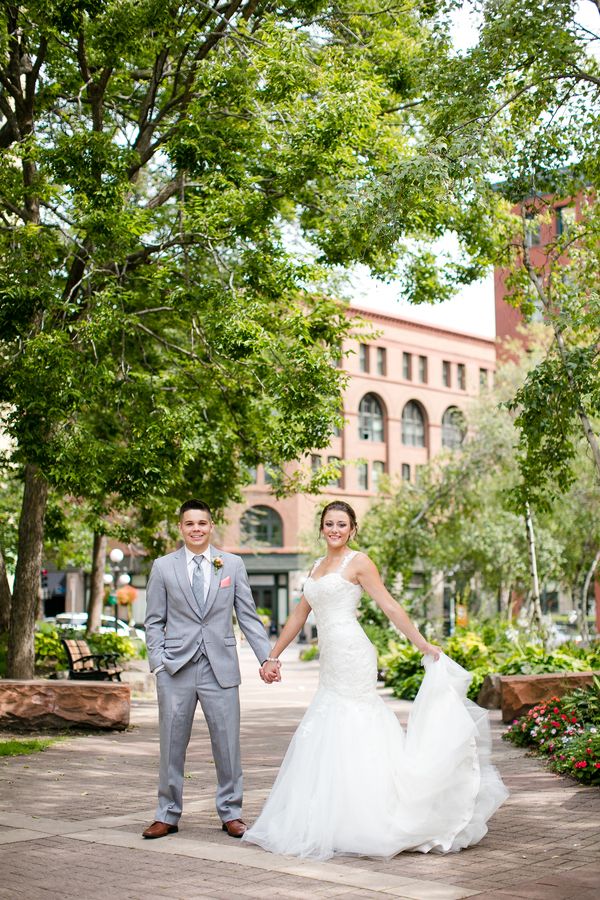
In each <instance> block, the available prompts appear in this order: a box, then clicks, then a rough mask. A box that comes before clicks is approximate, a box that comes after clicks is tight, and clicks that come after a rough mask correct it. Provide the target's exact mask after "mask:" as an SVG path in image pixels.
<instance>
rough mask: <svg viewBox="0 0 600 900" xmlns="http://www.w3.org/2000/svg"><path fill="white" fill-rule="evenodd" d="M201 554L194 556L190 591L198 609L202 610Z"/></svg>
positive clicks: (202, 580) (202, 576)
mask: <svg viewBox="0 0 600 900" xmlns="http://www.w3.org/2000/svg"><path fill="white" fill-rule="evenodd" d="M203 559H204V557H203V556H194V564H195V568H194V574H193V577H192V592H193V594H194V597H195V598H196V603H197V604H198V609H199V610H200V612H201V613H203V612H204V572H203V571H202V560H203Z"/></svg>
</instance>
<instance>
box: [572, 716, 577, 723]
mask: <svg viewBox="0 0 600 900" xmlns="http://www.w3.org/2000/svg"><path fill="white" fill-rule="evenodd" d="M571 722H573V724H575V723H576V722H577V719H576V718H575V716H573V718H572V719H571Z"/></svg>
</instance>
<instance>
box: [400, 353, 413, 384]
mask: <svg viewBox="0 0 600 900" xmlns="http://www.w3.org/2000/svg"><path fill="white" fill-rule="evenodd" d="M402 377H403V378H406V380H407V381H412V356H411V354H410V353H403V354H402Z"/></svg>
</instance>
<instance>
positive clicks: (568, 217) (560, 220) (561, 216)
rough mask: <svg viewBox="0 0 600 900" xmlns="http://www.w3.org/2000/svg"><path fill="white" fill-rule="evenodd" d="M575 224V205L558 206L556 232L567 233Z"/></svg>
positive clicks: (559, 233) (558, 233)
mask: <svg viewBox="0 0 600 900" xmlns="http://www.w3.org/2000/svg"><path fill="white" fill-rule="evenodd" d="M574 224H575V207H574V206H558V207H557V208H556V234H557V235H559V236H560V235H561V234H567V233H568V231H569V229H570V228H572V226H573V225H574Z"/></svg>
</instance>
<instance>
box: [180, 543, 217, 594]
mask: <svg viewBox="0 0 600 900" xmlns="http://www.w3.org/2000/svg"><path fill="white" fill-rule="evenodd" d="M194 556H198V554H197V553H194V551H193V550H190V549H189V547H186V548H185V558H186V562H187V572H188V578H189V579H190V584H192V583H193V579H194V570H195V568H196V563H195V562H194ZM200 565H201V566H202V574H203V575H204V602H205V603H206V598H207V597H208V589H209V587H210V575H211V571H210V567H211V562H210V547H207V548H206V550H205V551H204V553H203V554H202V562H201V563H200Z"/></svg>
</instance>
